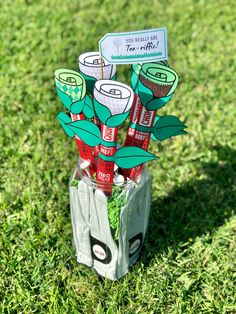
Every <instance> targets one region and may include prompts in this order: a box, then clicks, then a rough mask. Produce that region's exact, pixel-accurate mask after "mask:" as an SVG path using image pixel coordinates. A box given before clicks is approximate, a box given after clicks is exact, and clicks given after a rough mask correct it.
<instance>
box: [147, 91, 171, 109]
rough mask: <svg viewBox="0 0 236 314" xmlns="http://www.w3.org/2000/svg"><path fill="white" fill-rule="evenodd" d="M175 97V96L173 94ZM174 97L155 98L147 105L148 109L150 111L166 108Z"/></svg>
mask: <svg viewBox="0 0 236 314" xmlns="http://www.w3.org/2000/svg"><path fill="white" fill-rule="evenodd" d="M172 95H173V94H172ZM172 95H170V96H166V97H162V98H155V99H152V100H150V101H149V102H147V103H146V108H147V109H148V110H150V111H153V110H158V109H160V108H162V107H164V106H165V104H166V103H167V102H168V101H169V100H170V99H171V97H172Z"/></svg>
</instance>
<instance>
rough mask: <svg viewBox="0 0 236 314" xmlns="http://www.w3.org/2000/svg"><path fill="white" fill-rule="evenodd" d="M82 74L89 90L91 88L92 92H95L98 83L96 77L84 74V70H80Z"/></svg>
mask: <svg viewBox="0 0 236 314" xmlns="http://www.w3.org/2000/svg"><path fill="white" fill-rule="evenodd" d="M80 74H81V75H82V76H83V78H84V79H85V82H86V88H87V90H89V91H90V93H91V94H92V93H93V89H94V84H95V83H96V79H95V78H94V77H92V76H89V75H86V74H84V73H82V72H80Z"/></svg>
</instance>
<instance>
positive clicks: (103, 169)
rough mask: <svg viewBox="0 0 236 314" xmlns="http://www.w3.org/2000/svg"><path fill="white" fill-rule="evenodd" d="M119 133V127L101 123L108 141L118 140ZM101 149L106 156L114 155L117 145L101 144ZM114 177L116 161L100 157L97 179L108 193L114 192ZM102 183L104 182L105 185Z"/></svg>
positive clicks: (102, 131) (103, 135)
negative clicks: (107, 145)
mask: <svg viewBox="0 0 236 314" xmlns="http://www.w3.org/2000/svg"><path fill="white" fill-rule="evenodd" d="M117 134H118V127H116V128H110V127H108V126H105V125H104V124H102V125H101V137H102V139H103V140H104V141H106V142H108V143H109V142H116V140H117ZM99 151H100V153H102V154H103V155H105V156H113V155H114V154H115V152H116V146H115V147H106V146H104V145H102V144H100V147H99ZM113 178H114V162H112V161H106V160H103V159H101V158H100V157H98V163H97V181H98V183H99V186H100V187H101V188H102V190H103V191H104V192H107V194H111V192H112V188H111V184H112V183H113ZM102 183H104V185H103V184H102ZM106 183H107V184H106Z"/></svg>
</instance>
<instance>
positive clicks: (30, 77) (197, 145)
mask: <svg viewBox="0 0 236 314" xmlns="http://www.w3.org/2000/svg"><path fill="white" fill-rule="evenodd" d="M235 16H236V10H235V2H234V1H232V0H228V1H223V0H218V1H214V0H209V1H204V0H201V1H194V0H186V1H177V0H176V1H169V0H167V1H136V0H134V1H125V0H119V1H108V0H106V1H94V0H88V1H87V2H86V1H76V0H74V1H61V0H57V1H56V0H42V1H40V0H35V1H33V0H32V1H31V0H28V1H23V0H16V1H10V0H6V1H1V4H0V29H1V40H0V64H1V75H0V86H1V94H0V99H1V102H0V103H1V106H0V117H1V129H0V147H1V153H0V164H1V168H0V313H17V314H18V313H53V314H55V313H63V314H64V313H86V314H87V313H88V314H89V313H99V314H100V313H109V314H113V313H122V314H123V313H130V314H134V313H135V314H136V313H143V314H146V313H167V314H169V313H184V314H185V313H220V314H223V313H236V296H235V295H236V293H235V290H236V288H235V287H236V276H235V269H236V265H235V264H236V243H235V238H236V217H235V216H234V214H235V208H236V136H235V135H236V132H235V131H236V109H235V102H236V97H235V81H236V62H235V51H236V41H235V31H236V19H235ZM161 26H166V27H167V28H168V42H169V63H170V65H171V66H172V67H173V68H175V69H176V71H177V72H178V73H179V77H180V84H179V87H178V89H177V91H176V93H175V96H174V97H173V99H172V100H171V101H170V102H169V103H168V105H167V106H166V107H165V108H163V109H161V110H160V111H159V112H160V114H167V113H168V114H174V115H177V116H179V117H180V119H181V120H184V121H185V122H186V124H187V125H188V126H189V128H188V130H189V135H187V136H183V137H179V138H175V139H174V140H169V141H166V142H163V143H161V144H160V145H159V144H158V145H156V144H152V145H151V151H152V152H153V153H156V154H158V155H159V156H160V157H161V158H160V160H159V161H157V162H152V163H150V165H149V168H150V169H151V172H152V174H153V176H154V177H153V197H152V199H153V201H152V212H151V217H150V225H149V233H148V239H147V242H146V244H145V246H144V249H143V251H142V255H141V259H140V261H139V262H138V263H137V264H136V265H135V266H134V267H132V269H131V271H130V273H129V274H128V275H127V276H125V277H124V278H123V279H121V280H119V281H118V282H111V281H109V280H101V279H99V278H98V277H97V276H96V275H95V274H94V273H93V272H92V271H91V270H90V269H88V268H86V267H84V266H82V265H79V264H77V262H76V259H75V256H74V251H73V248H72V244H71V238H72V230H71V223H70V215H69V195H68V180H69V177H70V174H71V171H72V169H73V168H74V166H75V163H76V158H77V156H76V147H75V144H74V142H73V140H71V139H69V138H68V137H67V136H66V135H65V134H64V132H63V130H62V129H61V127H60V126H59V124H58V122H57V121H56V115H57V113H58V112H60V111H63V110H64V108H63V106H62V104H61V103H60V101H59V99H58V98H57V96H56V93H55V88H54V83H53V72H54V70H55V69H56V68H59V67H66V68H70V69H76V58H77V56H78V55H79V54H80V53H82V52H86V51H93V50H97V49H98V40H99V39H100V38H101V37H102V36H103V35H104V34H105V33H107V32H117V31H130V30H139V29H145V28H154V27H161ZM118 79H119V80H120V81H122V82H124V83H128V82H129V66H127V65H126V66H119V67H118ZM123 133H124V132H123Z"/></svg>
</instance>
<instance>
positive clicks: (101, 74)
mask: <svg viewBox="0 0 236 314" xmlns="http://www.w3.org/2000/svg"><path fill="white" fill-rule="evenodd" d="M102 64H103V62H102V57H100V65H101V79H102V80H103V66H102Z"/></svg>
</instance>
